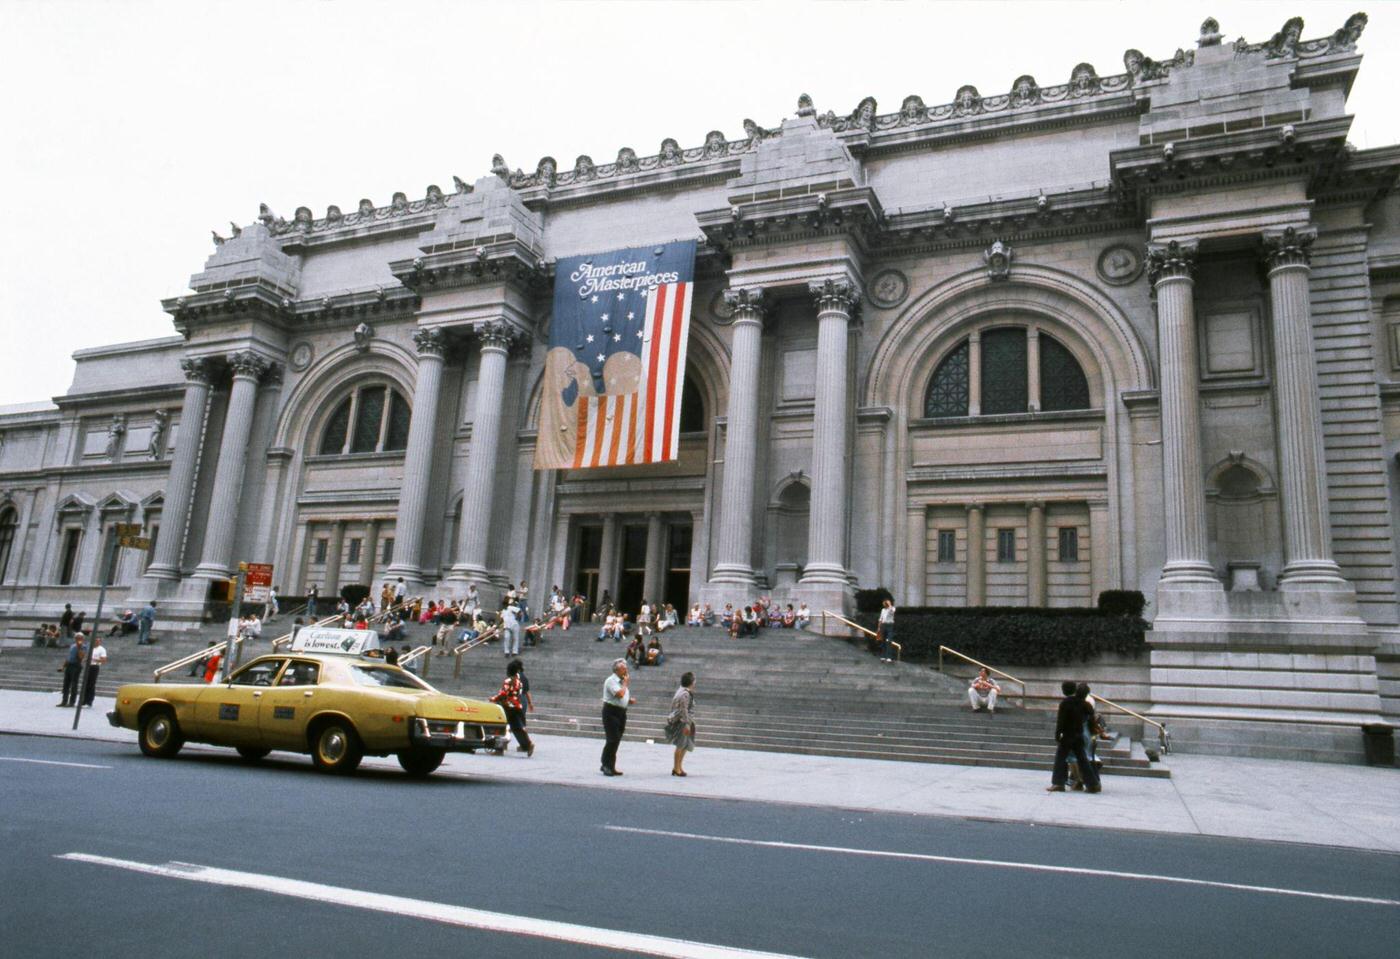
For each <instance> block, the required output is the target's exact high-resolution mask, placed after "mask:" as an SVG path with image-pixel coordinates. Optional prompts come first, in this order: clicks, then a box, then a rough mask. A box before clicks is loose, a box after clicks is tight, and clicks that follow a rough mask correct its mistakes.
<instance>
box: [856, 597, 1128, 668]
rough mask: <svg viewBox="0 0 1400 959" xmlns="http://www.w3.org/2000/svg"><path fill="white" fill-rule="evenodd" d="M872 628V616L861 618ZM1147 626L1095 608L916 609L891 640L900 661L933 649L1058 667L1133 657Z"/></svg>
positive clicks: (931, 659)
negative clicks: (1111, 655)
mask: <svg viewBox="0 0 1400 959" xmlns="http://www.w3.org/2000/svg"><path fill="white" fill-rule="evenodd" d="M858 619H860V620H861V622H862V624H863V625H865V626H867V627H868V628H870V629H874V628H875V617H874V616H869V615H861V616H859V617H858ZM1146 627H1147V624H1146V623H1144V622H1143V621H1142V619H1140V618H1138V617H1127V616H1123V615H1120V614H1118V613H1116V612H1107V611H1105V610H1101V609H1087V608H1074V609H1050V608H1028V607H1025V606H976V607H967V608H952V607H937V608H934V607H919V608H905V609H901V610H899V613H898V615H897V616H896V618H895V635H894V639H895V641H896V642H898V643H899V644H900V645H901V646H902V647H903V648H904V652H903V658H904V661H905V662H927V663H936V662H938V647H939V646H940V645H942V646H948V647H949V648H951V649H956V650H957V651H958V652H960V653H962V654H964V655H965V656H971V657H972V658H973V659H978V660H981V661H982V662H984V663H990V664H992V665H993V666H997V667H1007V666H1061V665H1065V664H1068V663H1077V662H1084V661H1086V660H1089V659H1093V658H1094V657H1096V656H1099V655H1101V654H1103V653H1116V654H1118V655H1122V656H1137V655H1140V654H1141V653H1143V652H1145V651H1146V649H1147V644H1146V641H1145V640H1144V635H1143V634H1144V631H1145V630H1146Z"/></svg>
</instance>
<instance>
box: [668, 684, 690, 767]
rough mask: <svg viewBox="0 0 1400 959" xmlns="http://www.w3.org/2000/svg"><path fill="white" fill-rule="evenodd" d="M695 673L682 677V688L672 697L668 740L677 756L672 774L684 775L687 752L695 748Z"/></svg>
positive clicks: (673, 763) (672, 764) (673, 762)
mask: <svg viewBox="0 0 1400 959" xmlns="http://www.w3.org/2000/svg"><path fill="white" fill-rule="evenodd" d="M694 688H695V674H694V673H686V674H685V675H684V676H682V677H681V685H680V688H679V689H677V690H676V695H674V696H672V697H671V713H670V715H669V716H667V717H666V741H667V742H668V743H671V744H672V745H674V746H675V747H676V757H675V759H674V760H673V761H672V763H671V775H672V776H684V775H685V769H683V768H682V765H683V763H684V762H685V754H686V753H688V752H693V751H694V750H695V717H694V716H693V715H692V714H691V710H692V709H693V708H694V706H695V693H694V692H693V690H694Z"/></svg>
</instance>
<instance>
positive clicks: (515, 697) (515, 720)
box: [491, 659, 535, 756]
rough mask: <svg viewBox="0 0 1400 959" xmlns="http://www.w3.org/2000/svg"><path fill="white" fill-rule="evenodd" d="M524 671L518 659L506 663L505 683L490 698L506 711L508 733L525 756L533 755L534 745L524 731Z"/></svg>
mask: <svg viewBox="0 0 1400 959" xmlns="http://www.w3.org/2000/svg"><path fill="white" fill-rule="evenodd" d="M524 671H525V665H524V664H523V663H522V662H520V660H518V659H512V660H511V661H510V662H509V663H506V678H505V682H503V683H501V690H500V692H498V693H496V695H494V696H492V697H491V702H493V703H497V704H499V705H500V707H501V708H502V709H504V710H505V711H506V722H507V723H508V724H509V725H510V731H511V732H512V733H514V734H515V741H516V742H517V743H518V744H519V745H520V750H521V752H523V753H525V755H526V756H533V755H534V754H535V744H534V743H533V742H531V740H530V734H529V733H527V732H526V731H525V698H526V697H527V696H528V694H527V693H526V692H525V683H524V681H523V680H522V679H521V675H522V674H523V673H524Z"/></svg>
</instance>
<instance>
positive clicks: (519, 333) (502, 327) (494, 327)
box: [472, 320, 529, 353]
mask: <svg viewBox="0 0 1400 959" xmlns="http://www.w3.org/2000/svg"><path fill="white" fill-rule="evenodd" d="M472 336H474V337H475V338H476V341H477V343H478V344H479V345H480V347H481V351H482V352H483V353H485V352H487V351H489V350H499V351H500V352H502V353H509V352H510V351H511V350H513V349H515V348H517V347H519V346H520V345H522V344H524V343H526V342H528V340H529V337H528V336H527V335H526V334H525V332H524V331H523V330H521V329H520V328H519V327H517V326H515V325H513V324H511V323H505V322H502V321H500V320H491V321H489V322H486V323H478V324H477V325H476V326H474V327H472Z"/></svg>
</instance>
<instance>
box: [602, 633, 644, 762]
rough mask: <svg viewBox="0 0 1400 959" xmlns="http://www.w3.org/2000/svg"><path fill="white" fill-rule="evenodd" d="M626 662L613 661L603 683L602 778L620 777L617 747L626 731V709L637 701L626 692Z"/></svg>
mask: <svg viewBox="0 0 1400 959" xmlns="http://www.w3.org/2000/svg"><path fill="white" fill-rule="evenodd" d="M627 684H628V679H627V660H625V659H615V660H613V665H612V675H611V676H609V677H608V678H607V681H606V682H604V683H603V736H604V742H603V765H602V766H601V767H600V768H601V769H602V771H603V775H604V776H621V775H622V771H621V770H620V769H618V768H617V746H618V744H619V743H620V742H622V734H623V733H624V732H626V731H627V707H628V706H631V705H633V704H635V703H636V702H637V701H636V700H635V699H633V698H632V695H631V693H630V691H629V690H628V685H627Z"/></svg>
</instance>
